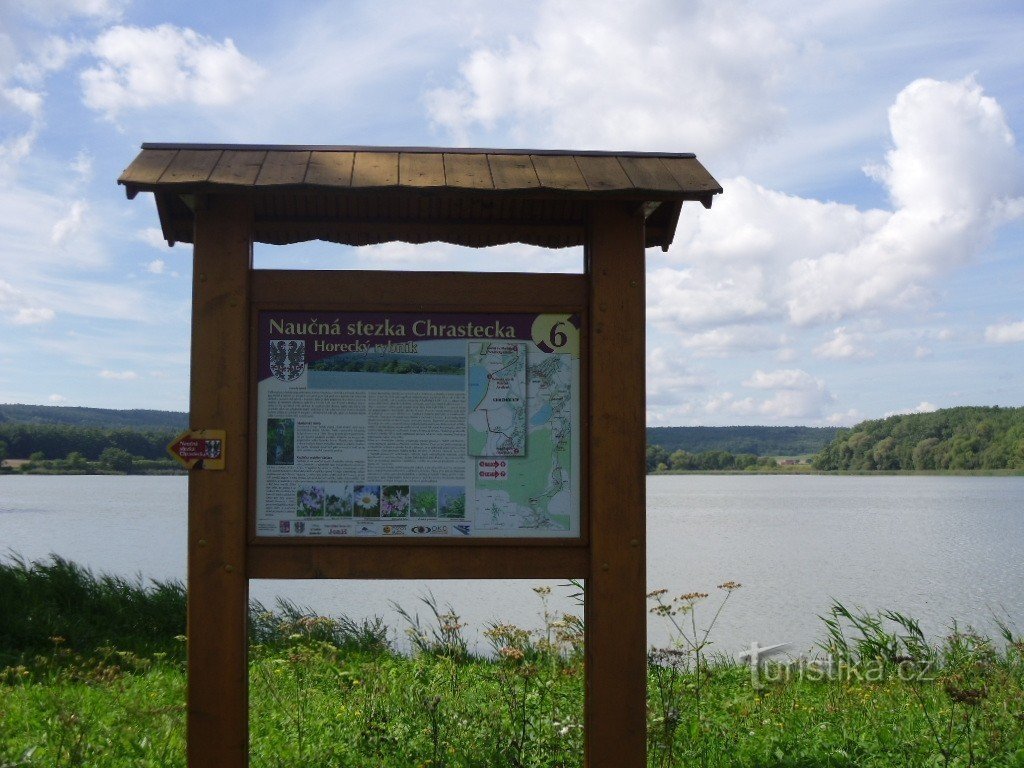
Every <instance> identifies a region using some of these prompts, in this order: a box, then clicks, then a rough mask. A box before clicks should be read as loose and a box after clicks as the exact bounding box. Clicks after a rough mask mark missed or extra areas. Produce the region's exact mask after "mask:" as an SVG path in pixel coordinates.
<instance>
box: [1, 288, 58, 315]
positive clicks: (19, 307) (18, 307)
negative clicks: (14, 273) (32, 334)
mask: <svg viewBox="0 0 1024 768" xmlns="http://www.w3.org/2000/svg"><path fill="white" fill-rule="evenodd" d="M0 313H4V314H7V315H9V317H10V321H11V323H13V324H14V325H36V324H39V323H46V322H49V321H50V320H53V318H54V317H56V313H54V311H53V310H52V309H49V308H48V307H44V306H39V305H37V304H36V303H35V302H34V301H33V300H31V299H29V298H28V297H26V296H25V294H24V293H23V292H22V291H20V290H18V289H17V288H15V287H14V286H13V285H11V284H10V283H8V282H7V281H5V280H0Z"/></svg>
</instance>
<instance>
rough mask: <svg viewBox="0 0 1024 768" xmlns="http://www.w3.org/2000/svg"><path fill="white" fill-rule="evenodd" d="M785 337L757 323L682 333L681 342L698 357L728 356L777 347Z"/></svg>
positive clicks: (782, 342) (783, 341)
mask: <svg viewBox="0 0 1024 768" xmlns="http://www.w3.org/2000/svg"><path fill="white" fill-rule="evenodd" d="M784 343H785V337H784V336H780V335H779V334H778V333H774V332H772V331H771V330H769V329H767V328H762V327H759V326H756V325H733V326H726V327H722V328H713V329H711V330H709V331H703V332H701V333H694V334H689V335H681V336H680V337H679V344H680V345H681V346H682V347H683V348H685V349H689V350H692V351H693V353H694V354H695V355H696V356H698V357H728V356H730V355H733V354H735V353H736V352H755V351H760V350H766V349H776V348H778V347H779V346H781V345H782V344H784Z"/></svg>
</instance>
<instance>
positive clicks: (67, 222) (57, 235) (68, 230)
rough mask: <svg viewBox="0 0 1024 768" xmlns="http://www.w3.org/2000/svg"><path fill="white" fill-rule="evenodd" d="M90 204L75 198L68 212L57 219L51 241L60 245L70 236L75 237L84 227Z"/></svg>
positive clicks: (51, 231) (51, 233) (52, 230)
mask: <svg viewBox="0 0 1024 768" xmlns="http://www.w3.org/2000/svg"><path fill="white" fill-rule="evenodd" d="M88 210H89V206H88V204H87V203H86V202H85V201H84V200H75V201H74V202H73V203H72V204H71V209H70V210H69V211H68V214H67V215H66V216H65V217H64V218H63V219H60V220H59V221H57V222H56V223H55V224H54V225H53V227H52V228H51V230H50V241H51V242H52V243H53V244H54V245H55V246H58V247H60V246H61V245H63V244H64V243H65V242H66V241H67V240H68V238H70V237H73V236H74V235H75V234H77V233H78V232H79V231H80V230H81V229H82V224H83V221H84V219H85V214H86V211H88Z"/></svg>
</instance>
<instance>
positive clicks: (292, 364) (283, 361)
mask: <svg viewBox="0 0 1024 768" xmlns="http://www.w3.org/2000/svg"><path fill="white" fill-rule="evenodd" d="M304 370H306V342H305V340H304V339H275V340H274V341H271V342H270V372H271V373H273V374H274V378H277V379H280V380H281V381H295V380H296V379H297V378H299V376H301V375H302V372H303V371H304Z"/></svg>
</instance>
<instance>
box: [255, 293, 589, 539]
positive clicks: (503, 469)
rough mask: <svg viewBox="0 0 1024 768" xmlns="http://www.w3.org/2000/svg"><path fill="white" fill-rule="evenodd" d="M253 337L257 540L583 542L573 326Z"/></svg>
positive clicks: (457, 323) (388, 325)
mask: <svg viewBox="0 0 1024 768" xmlns="http://www.w3.org/2000/svg"><path fill="white" fill-rule="evenodd" d="M258 323H259V330H258V350H259V352H258V354H259V362H258V373H257V379H258V381H257V390H256V391H257V448H256V450H257V455H256V535H257V536H261V537H296V536H298V537H325V536H331V537H355V536H367V537H385V536H386V537H448V538H492V537H503V538H508V537H517V538H538V537H547V538H578V537H579V536H580V352H579V349H580V347H579V336H580V320H579V317H578V316H575V315H564V314H562V315H560V314H522V313H517V314H479V315H478V314H465V313H462V314H441V313H422V314H421V313H405V312H401V313H398V312H393V313H382V312H359V313H354V312H341V313H338V312H289V311H262V312H260V313H259V316H258Z"/></svg>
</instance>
